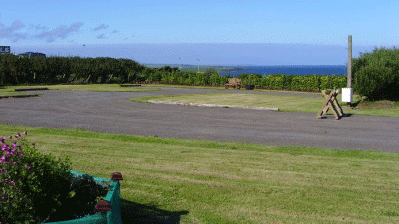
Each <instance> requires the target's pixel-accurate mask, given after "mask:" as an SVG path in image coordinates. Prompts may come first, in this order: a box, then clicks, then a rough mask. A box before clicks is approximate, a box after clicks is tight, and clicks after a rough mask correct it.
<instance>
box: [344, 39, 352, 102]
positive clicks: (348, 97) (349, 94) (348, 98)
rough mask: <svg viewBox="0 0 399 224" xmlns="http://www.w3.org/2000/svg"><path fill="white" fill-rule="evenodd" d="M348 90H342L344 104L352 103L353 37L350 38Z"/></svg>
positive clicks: (347, 71)
mask: <svg viewBox="0 0 399 224" xmlns="http://www.w3.org/2000/svg"><path fill="white" fill-rule="evenodd" d="M346 73H347V88H342V102H345V103H352V95H353V89H352V35H349V36H348V65H347V70H346Z"/></svg>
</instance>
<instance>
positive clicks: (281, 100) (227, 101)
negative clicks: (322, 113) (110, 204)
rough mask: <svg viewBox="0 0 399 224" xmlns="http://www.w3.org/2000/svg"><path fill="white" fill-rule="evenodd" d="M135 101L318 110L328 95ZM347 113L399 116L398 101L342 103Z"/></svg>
mask: <svg viewBox="0 0 399 224" xmlns="http://www.w3.org/2000/svg"><path fill="white" fill-rule="evenodd" d="M131 100H132V101H136V102H148V101H149V100H155V101H180V102H185V103H204V104H220V105H235V106H254V107H271V108H276V107H277V108H279V111H282V112H303V113H315V114H316V113H317V112H319V110H320V109H321V108H322V106H323V103H324V101H325V98H324V97H323V96H322V94H321V93H320V97H319V98H311V97H304V96H286V95H275V94H260V93H257V92H250V93H248V92H245V91H243V93H206V94H191V95H164V96H148V97H142V98H135V99H131ZM357 101H360V97H359V96H354V102H357ZM338 102H341V95H338ZM341 104H342V106H343V110H344V113H346V114H358V115H370V116H388V117H399V103H397V102H396V103H395V102H391V101H380V102H374V103H371V102H370V103H361V104H359V105H358V109H351V108H349V107H346V105H345V103H341Z"/></svg>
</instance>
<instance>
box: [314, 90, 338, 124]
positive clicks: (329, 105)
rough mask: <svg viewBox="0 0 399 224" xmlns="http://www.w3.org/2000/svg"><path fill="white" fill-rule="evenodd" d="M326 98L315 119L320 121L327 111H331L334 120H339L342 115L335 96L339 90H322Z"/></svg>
mask: <svg viewBox="0 0 399 224" xmlns="http://www.w3.org/2000/svg"><path fill="white" fill-rule="evenodd" d="M321 92H322V93H323V95H324V97H325V98H326V100H325V101H324V105H323V109H321V110H320V111H319V113H318V114H317V118H318V119H321V118H322V116H323V115H325V114H327V111H328V110H329V109H331V111H332V112H333V114H334V117H335V119H337V120H339V119H341V117H342V116H343V115H344V112H343V111H342V108H341V107H340V106H339V104H338V101H337V95H338V93H339V89H337V90H331V91H329V90H323V91H321Z"/></svg>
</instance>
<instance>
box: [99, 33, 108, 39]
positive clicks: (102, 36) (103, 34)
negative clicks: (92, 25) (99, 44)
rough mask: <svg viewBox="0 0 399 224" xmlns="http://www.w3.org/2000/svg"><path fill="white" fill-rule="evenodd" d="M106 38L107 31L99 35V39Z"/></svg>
mask: <svg viewBox="0 0 399 224" xmlns="http://www.w3.org/2000/svg"><path fill="white" fill-rule="evenodd" d="M105 38H106V36H105V33H102V34H100V35H98V36H97V39H105Z"/></svg>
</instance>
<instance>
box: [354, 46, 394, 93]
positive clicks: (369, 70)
mask: <svg viewBox="0 0 399 224" xmlns="http://www.w3.org/2000/svg"><path fill="white" fill-rule="evenodd" d="M352 73H353V77H354V80H353V84H354V90H355V91H356V92H357V93H358V94H360V95H362V96H366V97H367V98H368V99H369V100H382V99H397V95H398V93H399V49H396V48H393V49H385V48H376V49H374V51H373V52H371V53H365V54H361V56H360V57H359V58H357V59H354V60H353V69H352Z"/></svg>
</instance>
